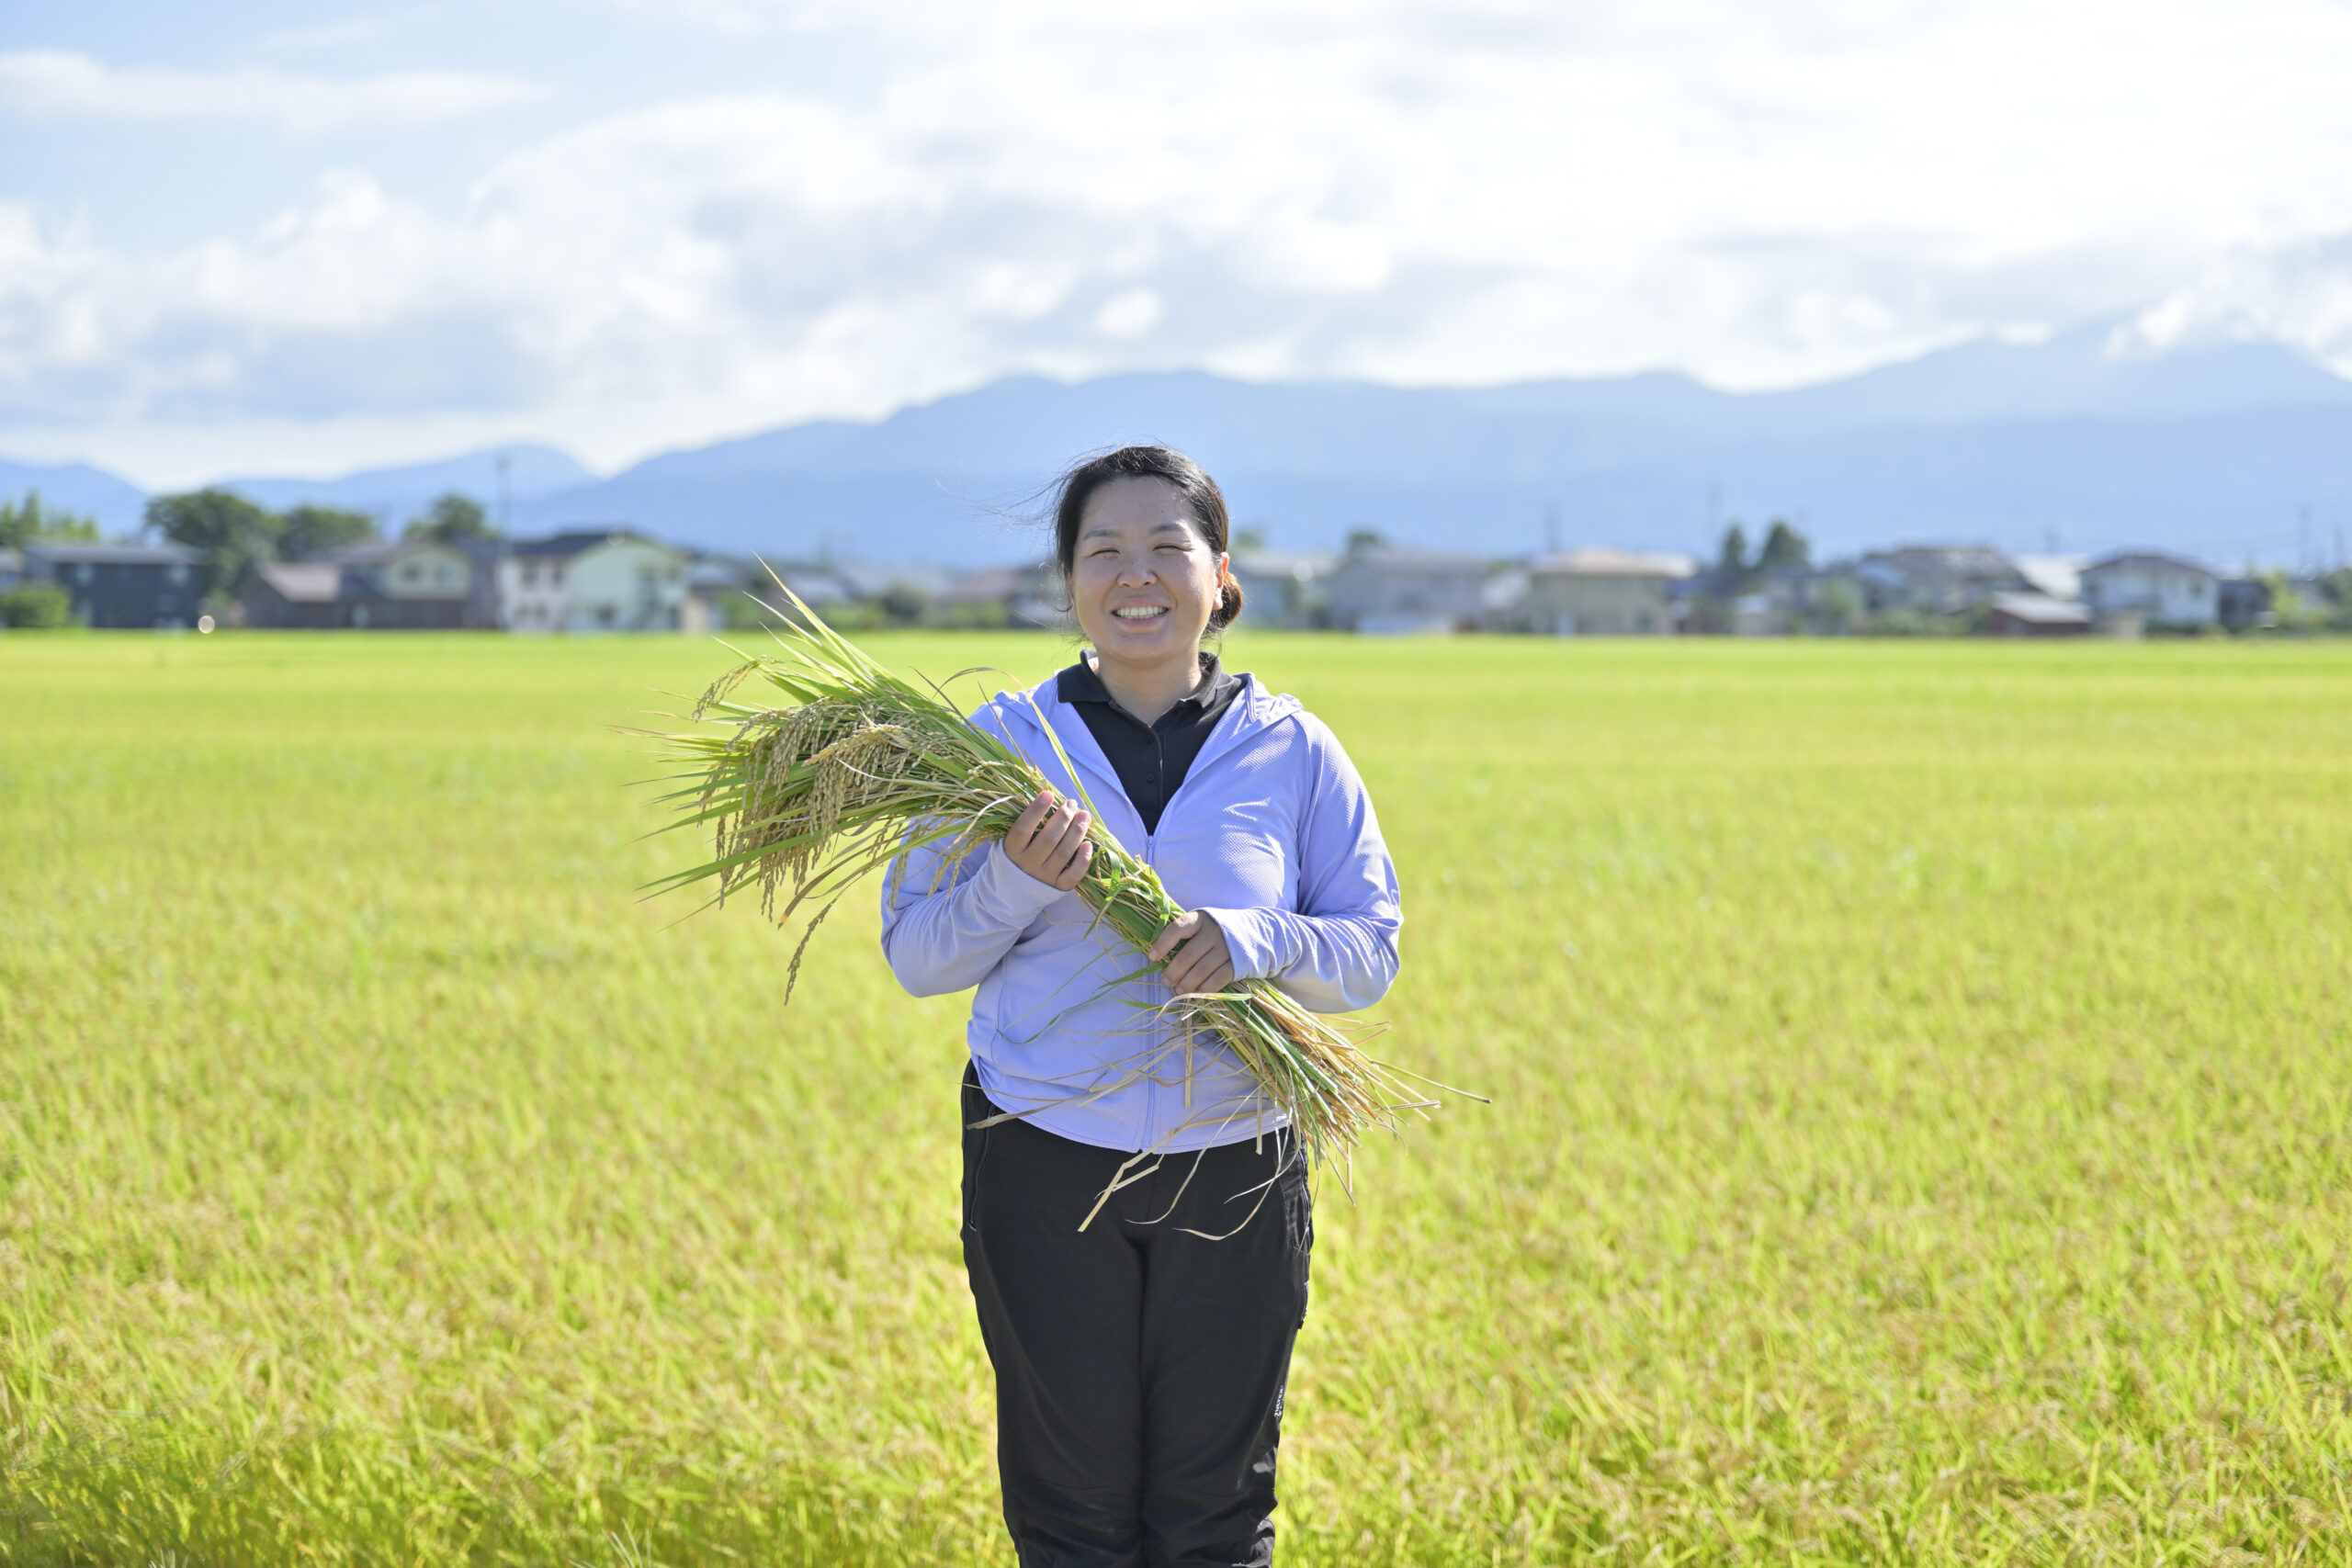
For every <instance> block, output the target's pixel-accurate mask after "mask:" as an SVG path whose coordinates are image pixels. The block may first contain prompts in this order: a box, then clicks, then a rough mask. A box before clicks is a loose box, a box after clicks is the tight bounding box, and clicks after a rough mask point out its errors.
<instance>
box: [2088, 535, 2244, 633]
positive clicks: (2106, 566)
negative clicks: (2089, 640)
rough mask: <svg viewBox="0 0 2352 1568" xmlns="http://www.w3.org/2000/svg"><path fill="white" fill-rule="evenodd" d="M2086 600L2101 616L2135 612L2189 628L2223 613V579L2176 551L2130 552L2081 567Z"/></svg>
mask: <svg viewBox="0 0 2352 1568" xmlns="http://www.w3.org/2000/svg"><path fill="white" fill-rule="evenodd" d="M2083 603H2084V604H2086V605H2088V606H2089V607H2090V611H2091V614H2092V615H2094V616H2096V617H2097V618H2098V619H2099V620H2101V621H2107V620H2110V619H2117V620H2120V619H2124V618H2128V617H2132V616H2137V617H2138V618H2139V620H2140V621H2141V622H2142V623H2143V624H2144V625H2147V626H2169V627H2173V628H2175V629H2185V628H2188V627H2193V626H2213V625H2216V624H2218V623H2219V622H2220V620H2221V618H2222V579H2221V577H2220V575H2219V574H2218V573H2215V572H2211V571H2208V570H2205V569H2204V568H2203V567H2201V566H2199V565H2198V564H2197V563H2196V562H2195V561H2187V560H2182V559H2181V558H2178V557H2177V556H2164V555H2155V554H2153V553H2143V552H2136V551H2126V552H2124V553H2123V554H2120V555H2112V556H2108V557H2105V558H2102V559H2099V560H2096V561H2093V562H2092V563H2091V564H2090V565H2088V566H2086V567H2085V568H2084V569H2083Z"/></svg>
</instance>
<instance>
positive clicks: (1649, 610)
mask: <svg viewBox="0 0 2352 1568" xmlns="http://www.w3.org/2000/svg"><path fill="white" fill-rule="evenodd" d="M1695 570H1697V568H1696V566H1695V565H1694V563H1693V562H1692V561H1691V558H1690V557H1688V556H1676V555H1654V554H1643V553H1640V552H1637V551H1634V550H1615V549H1607V548H1602V547H1588V548H1585V549H1577V550H1570V551H1568V552H1567V553H1566V554H1565V555H1557V556H1547V557H1545V558H1542V559H1539V560H1537V561H1535V562H1533V563H1532V564H1531V565H1530V566H1529V567H1528V569H1527V592H1526V595H1525V597H1524V598H1522V599H1521V601H1520V609H1519V616H1518V621H1519V624H1520V625H1521V626H1525V628H1526V629H1527V630H1529V631H1533V632H1541V633H1544V634H1545V635H1547V636H1552V637H1662V636H1665V635H1667V634H1668V633H1670V632H1672V631H1673V630H1674V612H1673V603H1672V599H1671V597H1670V590H1671V587H1672V585H1673V584H1674V583H1676V582H1678V581H1681V580H1682V579H1684V578H1687V577H1689V576H1691V574H1692V572H1693V571H1695Z"/></svg>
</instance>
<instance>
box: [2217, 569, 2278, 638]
mask: <svg viewBox="0 0 2352 1568" xmlns="http://www.w3.org/2000/svg"><path fill="white" fill-rule="evenodd" d="M2213 602H2214V608H2215V611H2216V613H2217V614H2218V615H2220V616H2221V618H2222V625H2223V626H2227V627H2229V629H2230V630H2232V631H2233V632H2242V631H2245V630H2247V629H2249V628H2250V627H2255V626H2277V625H2278V615H2276V614H2274V613H2273V610H2272V606H2271V603H2270V584H2268V583H2267V582H2265V581H2262V579H2260V578H2258V577H2225V578H2223V579H2222V586H2221V588H2220V590H2219V591H2218V592H2216V593H2215V595H2214V601H2213Z"/></svg>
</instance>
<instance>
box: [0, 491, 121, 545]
mask: <svg viewBox="0 0 2352 1568" xmlns="http://www.w3.org/2000/svg"><path fill="white" fill-rule="evenodd" d="M97 538H98V525H97V520H96V519H95V518H91V517H84V516H81V515H80V514H78V513H72V512H59V511H57V510H55V509H54V508H52V507H50V506H47V505H44V504H43V503H42V502H41V499H40V491H37V490H28V491H26V492H25V499H24V500H22V501H0V549H5V550H20V549H22V548H24V547H26V546H27V545H28V544H30V543H32V542H33V541H34V540H35V539H84V540H87V541H88V542H90V543H92V544H96V542H97Z"/></svg>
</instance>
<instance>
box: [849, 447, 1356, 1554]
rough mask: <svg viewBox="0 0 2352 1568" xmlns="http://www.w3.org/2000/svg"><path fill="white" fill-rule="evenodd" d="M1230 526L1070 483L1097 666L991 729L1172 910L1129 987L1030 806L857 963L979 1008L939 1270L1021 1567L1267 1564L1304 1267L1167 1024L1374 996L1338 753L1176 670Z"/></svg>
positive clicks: (1157, 477) (1064, 485)
mask: <svg viewBox="0 0 2352 1568" xmlns="http://www.w3.org/2000/svg"><path fill="white" fill-rule="evenodd" d="M1227 528H1228V525H1227V512H1226V506H1225V498H1224V496H1223V495H1222V494H1221V493H1220V492H1219V491H1218V490H1217V487H1216V483H1215V482H1214V481H1213V480H1211V479H1210V478H1209V477H1208V475H1207V474H1205V473H1204V472H1203V471H1202V470H1201V468H1200V466H1199V465H1198V464H1196V463H1194V462H1193V461H1192V459H1190V458H1188V457H1184V456H1182V454H1181V453H1177V452H1171V451H1170V450H1168V449H1166V448H1165V447H1159V446H1130V447H1124V448H1121V449H1120V450H1118V451H1115V452H1111V453H1108V454H1105V455H1103V456H1102V457H1095V458H1092V459H1091V460H1089V461H1087V462H1085V463H1082V464H1080V465H1079V466H1078V467H1077V468H1073V469H1072V470H1070V472H1069V474H1067V475H1065V476H1064V478H1063V479H1062V482H1061V485H1060V488H1059V500H1058V503H1057V508H1056V527H1055V546H1056V553H1057V558H1058V560H1059V563H1060V565H1061V569H1062V572H1063V575H1064V577H1065V579H1066V580H1067V581H1068V582H1069V592H1070V600H1071V605H1072V608H1073V609H1074V610H1075V611H1076V613H1077V616H1078V621H1079V625H1080V627H1081V628H1083V630H1084V631H1085V633H1086V636H1087V637H1088V639H1089V640H1090V641H1091V642H1092V644H1093V645H1094V646H1093V649H1092V650H1091V656H1081V658H1080V660H1079V661H1078V662H1077V663H1076V664H1073V665H1072V666H1070V667H1069V669H1067V670H1065V671H1062V672H1061V673H1060V674H1059V675H1058V676H1057V677H1056V678H1055V679H1053V680H1051V681H1048V682H1045V683H1044V684H1042V685H1040V686H1038V687H1036V688H1035V689H1034V690H1032V691H1029V692H1026V693H1022V694H1017V695H1012V696H1009V697H1004V698H999V699H998V701H997V703H996V704H995V705H992V708H993V710H994V712H993V716H992V719H991V722H992V723H994V724H997V725H1001V726H1005V727H1008V728H1007V733H1008V734H1009V735H1010V736H1012V739H1014V741H1015V743H1016V744H1018V745H1020V746H1021V749H1022V750H1024V751H1028V752H1030V753H1031V754H1032V755H1035V756H1042V755H1045V754H1046V753H1047V752H1048V751H1050V752H1051V754H1054V755H1057V756H1060V757H1063V758H1067V759H1068V761H1069V766H1070V768H1071V769H1072V770H1073V772H1074V773H1076V774H1077V775H1078V776H1079V778H1080V779H1081V780H1088V782H1086V783H1084V784H1082V786H1081V787H1082V790H1083V793H1084V794H1085V795H1086V796H1087V797H1088V799H1089V800H1090V802H1091V804H1092V805H1093V806H1094V807H1096V808H1097V809H1099V810H1100V812H1101V815H1102V821H1101V824H1100V826H1099V829H1096V830H1097V831H1103V830H1107V832H1108V834H1109V836H1110V837H1111V838H1113V839H1114V840H1116V842H1117V843H1118V845H1119V846H1120V847H1122V848H1124V849H1125V850H1126V851H1128V852H1131V853H1132V854H1134V855H1135V856H1136V858H1137V859H1139V860H1141V861H1143V862H1144V863H1147V864H1148V865H1150V866H1151V867H1152V868H1153V869H1154V870H1156V871H1157V873H1158V874H1159V877H1160V879H1161V882H1162V884H1163V886H1165V887H1166V888H1167V890H1168V893H1169V896H1170V897H1171V898H1173V899H1174V900H1175V901H1176V903H1177V904H1178V905H1180V906H1181V907H1182V913H1180V914H1178V915H1177V916H1176V918H1175V919H1172V920H1170V921H1169V922H1168V924H1167V926H1166V928H1165V929H1164V930H1163V931H1161V932H1160V933H1159V938H1158V939H1157V940H1156V941H1154V942H1152V943H1151V945H1150V948H1149V950H1148V958H1149V959H1150V963H1149V964H1147V965H1145V966H1144V967H1142V968H1140V969H1138V968H1137V967H1136V964H1135V961H1134V959H1135V955H1134V953H1133V952H1132V950H1122V949H1121V948H1119V946H1118V945H1117V943H1116V942H1115V941H1114V939H1113V937H1112V935H1111V933H1109V932H1108V931H1106V930H1105V929H1104V928H1103V922H1102V920H1101V919H1098V918H1097V917H1095V916H1094V915H1093V914H1092V913H1091V911H1090V909H1089V908H1088V907H1087V906H1086V904H1085V903H1084V901H1083V900H1082V899H1081V897H1080V894H1079V891H1078V889H1079V886H1080V883H1081V882H1082V881H1084V880H1085V878H1086V874H1087V869H1088V866H1089V865H1090V863H1091V860H1092V856H1093V848H1092V846H1091V845H1090V844H1089V842H1088V841H1087V834H1088V832H1089V829H1090V828H1091V827H1094V824H1093V821H1092V817H1091V813H1090V812H1089V811H1088V810H1086V809H1083V808H1082V807H1081V806H1080V803H1079V802H1078V801H1076V800H1072V799H1069V798H1065V797H1060V796H1057V795H1055V794H1054V793H1052V792H1050V791H1047V792H1041V793H1040V794H1039V795H1037V796H1036V798H1035V800H1033V801H1031V802H1030V803H1029V806H1028V808H1027V809H1026V810H1024V811H1023V813H1022V814H1021V816H1020V818H1018V819H1017V820H1016V821H1015V822H1014V823H1013V825H1012V829H1011V830H1009V831H1008V832H1007V833H1006V834H1005V836H1004V838H1003V839H1002V840H1001V842H1000V843H999V844H998V845H997V846H996V847H995V848H994V849H992V850H991V851H990V852H989V853H987V854H986V855H979V854H974V855H969V856H967V857H964V858H963V859H962V860H961V861H960V862H956V863H949V862H946V861H943V860H940V859H938V858H936V857H935V856H934V857H933V858H932V859H930V860H928V861H926V859H925V857H924V856H923V855H922V853H920V852H918V853H917V854H915V855H913V856H910V860H911V862H912V863H911V864H910V866H909V867H908V868H907V869H906V870H905V872H904V873H903V874H899V875H897V876H895V877H894V878H893V879H892V881H891V883H890V887H889V891H888V892H887V893H886V895H885V902H884V908H883V935H882V942H883V946H884V949H885V950H886V951H887V952H888V954H889V958H890V964H891V967H892V969H893V970H894V971H895V972H896V973H897V975H898V976H899V981H900V982H901V983H902V984H903V985H905V986H906V987H907V988H908V989H909V990H910V991H912V992H914V993H916V994H917V995H920V996H931V995H938V994H940V993H943V992H946V991H953V990H960V989H962V988H963V987H967V986H974V985H977V986H978V990H977V991H976V992H975V994H974V997H973V1002H972V1021H971V1024H970V1027H969V1029H968V1030H967V1041H968V1043H969V1044H970V1047H971V1055H972V1062H971V1066H969V1067H968V1068H967V1071H966V1075H965V1078H964V1124H965V1134H964V1261H965V1268H966V1269H967V1273H968V1274H969V1276H970V1280H971V1286H972V1296H973V1300H974V1302H975V1303H976V1304H977V1305H978V1309H979V1318H980V1328H981V1335H982V1338H983V1339H984V1340H985V1341H986V1343H987V1346H988V1351H989V1360H990V1362H991V1363H992V1364H993V1366H994V1367H995V1370H996V1380H997V1458H998V1472H999V1474H1000V1477H1001V1481H1002V1483H1003V1488H1004V1517H1005V1524H1006V1527H1007V1529H1010V1531H1011V1532H1012V1538H1013V1540H1014V1542H1015V1544H1016V1546H1017V1547H1018V1548H1019V1551H1020V1556H1021V1561H1022V1562H1024V1563H1028V1562H1036V1563H1046V1562H1051V1563H1056V1564H1068V1565H1071V1568H1076V1565H1080V1564H1100V1565H1103V1568H1112V1565H1125V1564H1132V1563H1137V1562H1154V1563H1168V1564H1182V1563H1267V1562H1272V1553H1273V1521H1272V1513H1273V1507H1274V1455H1275V1447H1276V1443H1277V1440H1278V1438H1279V1436H1280V1429H1281V1422H1282V1413H1283V1389H1284V1386H1285V1384H1286V1383H1287V1382H1288V1379H1289V1374H1290V1359H1291V1347H1292V1344H1293V1342H1294V1340H1295V1338H1296V1337H1297V1334H1298V1330H1299V1328H1300V1325H1302V1324H1303V1323H1304V1322H1305V1321H1306V1292H1307V1259H1308V1255H1309V1253H1310V1252H1311V1250H1312V1248H1313V1246H1314V1236H1315V1232H1314V1217H1313V1213H1314V1211H1313V1201H1312V1197H1311V1195H1310V1193H1309V1191H1308V1190H1307V1185H1306V1177H1307V1169H1306V1159H1305V1157H1304V1149H1303V1147H1302V1140H1301V1139H1300V1138H1299V1137H1298V1136H1297V1135H1296V1134H1295V1129H1293V1128H1292V1127H1291V1126H1290V1125H1289V1124H1288V1122H1287V1120H1286V1118H1285V1116H1284V1114H1283V1111H1282V1110H1281V1109H1280V1107H1278V1106H1277V1105H1275V1104H1274V1103H1273V1102H1272V1101H1271V1100H1268V1099H1267V1098H1266V1097H1265V1096H1264V1095H1263V1094H1262V1093H1261V1091H1260V1090H1259V1089H1258V1088H1257V1086H1256V1085H1255V1084H1254V1082H1253V1081H1252V1080H1251V1078H1250V1076H1249V1074H1248V1072H1247V1070H1246V1069H1245V1067H1244V1066H1243V1064H1242V1062H1241V1060H1240V1059H1239V1057H1238V1056H1237V1055H1235V1054H1234V1053H1233V1051H1232V1050H1231V1049H1230V1048H1229V1047H1228V1046H1227V1045H1225V1044H1224V1043H1220V1042H1219V1041H1216V1040H1213V1039H1208V1038H1205V1037H1196V1033H1195V1032H1193V1031H1190V1030H1187V1029H1184V1028H1182V1027H1181V1026H1180V1025H1175V1021H1174V1019H1173V1016H1172V1014H1171V1011H1170V1008H1171V1004H1172V1003H1174V1002H1175V1001H1176V1000H1177V999H1178V998H1185V997H1197V996H1199V995H1201V994H1202V993H1207V992H1218V991H1223V990H1225V989H1226V988H1227V987H1230V986H1232V985H1234V983H1235V982H1236V981H1237V980H1245V981H1246V980H1258V979H1262V980H1268V981H1272V983H1273V984H1274V985H1275V986H1277V987H1280V988H1281V989H1282V990H1283V991H1284V992H1286V993H1288V994H1289V995H1290V997H1291V998H1293V999H1295V1001H1297V1002H1299V1003H1300V1004H1302V1005H1304V1006H1306V1007H1307V1008H1309V1009H1311V1010H1316V1011H1318V1012H1340V1011H1346V1010H1351V1009H1355V1008H1360V1007H1365V1006H1368V1005H1370V1004H1371V1003H1373V1002H1374V1001H1376V1000H1378V999H1379V998H1380V997H1381V996H1382V995H1383V994H1384V993H1385V992H1386V990H1387V989H1388V987H1389V984H1390V982H1391V981H1392V980H1394V979H1395V977H1396V974H1397V927H1398V923H1399V920H1400V914H1399V909H1398V903H1397V876H1396V871H1395V868H1394V867H1393V866H1392V865H1391V863H1390V862H1389V858H1388V851H1387V847H1386V845H1385V843H1384V842H1383V841H1382V840H1381V836H1380V828H1379V824H1378V822H1377V821H1376V820H1375V819H1374V816H1373V811H1372V803H1371V800H1370V798H1369V797H1368V796H1367V795H1366V794H1365V792H1364V788H1363V783H1362V781H1361V780H1359V779H1358V778H1357V776H1356V773H1355V770H1354V769H1353V768H1352V767H1351V765H1350V764H1349V762H1348V759H1347V755H1346V753H1345V752H1344V751H1342V750H1340V745H1339V742H1338V741H1337V740H1336V739H1333V737H1332V735H1331V733H1330V731H1329V730H1328V729H1326V728H1324V727H1323V726H1322V725H1321V724H1320V723H1318V722H1317V721H1316V720H1315V719H1314V718H1313V717H1312V716H1309V715H1308V714H1307V713H1306V711H1305V710H1304V709H1302V708H1301V707H1300V706H1299V705H1298V703H1297V702H1296V701H1295V699H1293V698H1290V697H1286V696H1279V695H1275V694H1270V693H1268V692H1266V691H1264V690H1263V689H1262V688H1261V687H1260V686H1259V685H1258V683H1257V682H1255V681H1254V680H1253V679H1252V678H1251V677H1250V676H1248V675H1234V674H1230V673H1228V672H1227V671H1225V669H1224V668H1223V667H1222V666H1221V665H1220V663H1219V662H1218V660H1217V658H1216V655H1215V654H1213V653H1208V652H1204V650H1203V649H1202V647H1201V640H1202V638H1203V637H1204V636H1205V635H1206V634H1207V633H1208V632H1209V631H1210V630H1212V629H1214V628H1221V627H1223V626H1226V625H1227V624H1228V623H1229V622H1230V621H1231V620H1232V619H1233V617H1234V616H1235V615H1237V614H1238V613H1239V611H1240V608H1241V591H1240V589H1239V588H1238V587H1237V586H1236V585H1235V584H1234V582H1233V580H1232V575H1231V573H1230V571H1229V570H1228V569H1227V558H1226V545H1227ZM1041 727H1042V729H1043V731H1044V732H1043V733H1040V732H1039V731H1040V728H1041ZM1089 775H1091V779H1089Z"/></svg>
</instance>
